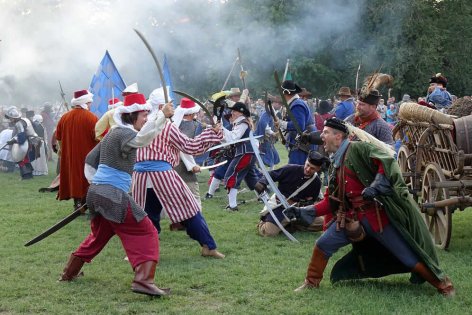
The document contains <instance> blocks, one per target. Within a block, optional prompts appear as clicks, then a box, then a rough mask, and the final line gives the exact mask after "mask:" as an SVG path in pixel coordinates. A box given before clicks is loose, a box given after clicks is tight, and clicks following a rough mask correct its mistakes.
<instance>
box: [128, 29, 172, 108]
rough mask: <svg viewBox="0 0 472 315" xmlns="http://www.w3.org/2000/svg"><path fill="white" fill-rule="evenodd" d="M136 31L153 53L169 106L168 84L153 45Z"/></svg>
mask: <svg viewBox="0 0 472 315" xmlns="http://www.w3.org/2000/svg"><path fill="white" fill-rule="evenodd" d="M134 31H135V32H136V34H138V36H139V38H141V40H142V41H143V43H144V45H145V46H146V48H147V49H148V50H149V52H150V53H151V56H152V59H154V63H155V64H156V67H157V71H158V72H159V77H160V78H161V85H162V89H163V90H164V100H165V102H166V104H167V103H169V95H167V84H166V80H165V79H164V74H163V73H162V68H161V64H160V63H159V60H157V57H156V54H155V53H154V50H152V47H151V45H149V43H148V41H147V40H146V38H144V35H143V34H141V32H140V31H138V30H137V29H134Z"/></svg>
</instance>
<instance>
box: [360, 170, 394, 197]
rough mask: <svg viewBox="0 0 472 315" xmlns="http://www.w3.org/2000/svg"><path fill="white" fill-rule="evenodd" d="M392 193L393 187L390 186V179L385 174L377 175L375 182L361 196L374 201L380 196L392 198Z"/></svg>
mask: <svg viewBox="0 0 472 315" xmlns="http://www.w3.org/2000/svg"><path fill="white" fill-rule="evenodd" d="M392 193H393V189H392V185H390V181H389V180H388V178H387V177H386V176H385V174H380V173H377V175H375V178H374V181H373V182H372V183H371V184H370V186H369V187H366V188H364V190H363V191H362V193H361V194H362V197H363V198H364V199H365V200H373V199H374V198H375V197H376V196H378V195H386V196H390V195H391V194H392Z"/></svg>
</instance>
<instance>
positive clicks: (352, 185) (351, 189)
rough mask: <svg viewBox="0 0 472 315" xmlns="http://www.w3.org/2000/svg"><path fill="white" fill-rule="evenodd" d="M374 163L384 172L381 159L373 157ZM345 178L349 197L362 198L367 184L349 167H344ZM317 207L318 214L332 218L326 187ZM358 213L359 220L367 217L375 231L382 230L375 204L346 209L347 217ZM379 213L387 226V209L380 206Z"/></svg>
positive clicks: (381, 220) (337, 179)
mask: <svg viewBox="0 0 472 315" xmlns="http://www.w3.org/2000/svg"><path fill="white" fill-rule="evenodd" d="M373 163H374V164H376V165H377V166H378V171H377V172H378V173H381V174H383V173H384V169H383V166H382V163H380V161H379V160H375V159H373ZM344 177H345V178H344V179H345V182H346V183H345V186H344V187H345V194H346V196H347V198H348V199H356V198H358V199H361V197H362V194H361V193H362V191H363V190H364V188H365V186H364V185H363V184H362V183H361V182H360V180H359V179H358V178H357V176H356V174H355V173H354V172H353V171H351V170H350V169H349V168H347V167H344ZM336 181H337V183H338V185H339V184H340V183H339V178H338V177H336ZM315 207H316V216H322V215H325V216H326V215H328V216H327V217H329V218H332V210H331V207H330V204H329V191H328V189H326V191H325V194H324V199H323V200H321V201H320V202H318V203H317V204H315ZM355 213H357V218H358V220H359V221H360V220H362V218H364V217H366V218H367V220H368V221H369V224H370V226H371V227H372V229H373V230H374V231H375V232H379V231H380V225H379V220H378V217H377V211H376V208H375V205H371V206H366V207H363V211H355V210H354V209H353V208H350V209H346V218H352V217H353V216H354V214H355ZM379 214H380V222H381V224H382V226H386V225H387V224H388V222H389V221H388V217H387V214H386V213H385V210H383V209H381V208H380V207H379Z"/></svg>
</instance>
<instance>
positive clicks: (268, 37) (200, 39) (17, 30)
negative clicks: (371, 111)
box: [0, 0, 363, 107]
mask: <svg viewBox="0 0 472 315" xmlns="http://www.w3.org/2000/svg"><path fill="white" fill-rule="evenodd" d="M348 2H349V1H348ZM248 3H250V2H248ZM248 3H246V4H244V5H241V6H242V7H247V6H248ZM274 3H276V2H275V1H269V0H267V1H265V4H266V5H264V3H262V2H261V1H259V5H260V9H259V10H260V11H259V12H258V16H259V17H260V16H264V14H266V13H267V14H268V12H269V11H270V10H272V9H274V8H273V7H270V5H274ZM306 3H307V6H306V7H304V8H303V10H300V11H298V12H293V14H292V15H291V18H290V20H289V21H286V22H284V23H280V24H278V23H275V24H276V25H277V24H278V25H279V26H277V27H274V26H273V25H274V22H273V21H272V22H271V23H272V24H268V23H267V21H264V20H262V21H260V19H256V18H253V17H252V16H253V14H249V13H248V12H246V11H244V8H242V9H240V10H239V6H238V1H232V0H226V1H212V0H187V1H184V0H152V1H151V0H148V1H125V0H109V1H106V0H96V1H90V0H89V1H74V0H62V1H61V0H18V1H12V0H0V29H1V30H2V31H1V33H0V40H1V41H0V104H2V105H17V106H22V105H27V106H29V107H34V106H40V105H42V104H43V103H44V102H45V101H50V102H54V101H56V100H58V99H59V98H60V93H59V85H58V81H59V80H60V81H61V83H62V86H63V87H64V91H65V92H66V100H68V101H69V100H70V99H71V98H72V93H73V91H74V90H80V89H84V88H88V86H89V84H90V81H91V79H92V76H93V75H94V73H95V71H96V70H97V67H98V65H99V62H100V61H101V59H102V57H103V55H104V54H105V51H106V50H108V51H109V53H110V55H111V57H112V58H113V60H114V62H115V65H116V66H117V67H118V69H119V71H120V73H121V75H122V77H123V79H124V80H125V82H126V83H128V84H129V83H132V82H138V84H139V88H140V91H141V92H143V93H145V94H146V95H148V94H149V92H150V91H152V90H153V89H154V88H155V87H157V86H158V85H159V77H158V75H157V71H156V68H155V66H154V64H153V62H152V59H151V57H150V54H149V52H148V51H147V50H146V48H145V46H144V45H143V43H142V42H141V40H140V39H139V37H138V36H137V35H136V34H135V33H134V31H133V28H136V29H138V30H140V31H141V32H142V33H143V34H144V35H145V36H146V38H147V40H148V41H149V42H150V44H151V45H152V46H153V48H154V50H155V52H156V53H157V55H158V57H159V58H160V59H161V60H162V57H163V55H164V53H165V54H166V55H167V57H168V59H169V62H170V64H171V66H172V67H171V70H172V75H173V79H174V81H175V82H174V85H176V88H179V89H183V88H187V87H189V86H192V84H197V83H196V82H197V81H200V82H198V84H200V85H202V84H203V85H204V84H205V82H201V81H202V80H206V78H208V77H212V78H215V80H216V81H218V82H219V83H218V86H211V87H208V89H209V90H214V91H217V90H218V89H220V88H221V85H222V84H223V82H224V80H225V78H226V76H227V74H228V72H229V69H230V68H231V65H232V63H233V61H234V60H235V57H236V51H237V48H238V47H239V48H240V49H241V52H242V60H243V61H244V63H246V64H250V65H252V66H253V67H254V68H251V69H250V71H252V72H257V71H262V70H264V69H265V70H267V69H269V70H270V69H272V68H273V67H274V66H278V67H282V68H283V65H284V63H285V61H286V59H287V58H289V57H290V56H291V55H292V54H294V53H299V52H304V53H306V54H311V55H312V56H314V55H316V52H317V51H318V50H319V49H322V48H323V47H325V45H326V44H327V43H328V42H329V41H330V40H331V38H333V36H336V35H339V34H343V33H347V32H352V29H353V28H354V27H355V25H356V23H357V22H358V18H359V16H360V12H361V11H362V7H363V1H351V5H350V6H346V5H345V4H346V1H344V0H332V1H306ZM246 68H247V67H246ZM237 70H238V69H237ZM238 71H239V70H238ZM238 71H235V75H234V76H235V80H237V75H236V73H237V72H238ZM182 85H185V86H182Z"/></svg>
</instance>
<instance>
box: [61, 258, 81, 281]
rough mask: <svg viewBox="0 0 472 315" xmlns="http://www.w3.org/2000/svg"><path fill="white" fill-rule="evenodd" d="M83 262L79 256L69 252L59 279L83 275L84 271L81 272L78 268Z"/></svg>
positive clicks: (68, 279)
mask: <svg viewBox="0 0 472 315" xmlns="http://www.w3.org/2000/svg"><path fill="white" fill-rule="evenodd" d="M84 263H85V261H83V260H82V259H81V258H79V257H77V256H74V255H73V254H71V255H70V257H69V261H68V262H67V264H66V266H65V268H64V271H63V272H62V275H61V277H60V278H59V281H72V280H74V279H75V278H77V277H80V276H83V275H84V273H83V272H81V271H80V269H81V268H82V266H83V265H84Z"/></svg>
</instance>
